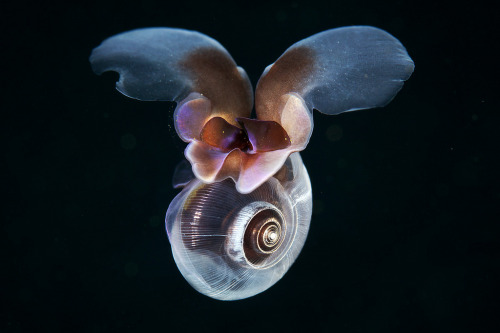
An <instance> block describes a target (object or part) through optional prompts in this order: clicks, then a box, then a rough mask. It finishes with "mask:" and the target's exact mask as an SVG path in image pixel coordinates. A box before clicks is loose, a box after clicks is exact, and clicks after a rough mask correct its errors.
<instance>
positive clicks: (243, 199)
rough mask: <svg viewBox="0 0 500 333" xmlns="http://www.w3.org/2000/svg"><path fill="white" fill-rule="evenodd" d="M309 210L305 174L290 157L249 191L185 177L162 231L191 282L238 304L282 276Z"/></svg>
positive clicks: (303, 231) (295, 251)
mask: <svg viewBox="0 0 500 333" xmlns="http://www.w3.org/2000/svg"><path fill="white" fill-rule="evenodd" d="M311 211H312V198H311V184H310V181H309V176H308V174H307V171H306V169H305V167H304V164H303V162H302V160H301V158H300V156H299V154H298V153H295V154H292V155H290V157H289V158H288V159H287V161H286V162H285V164H284V166H283V168H282V169H281V170H280V171H279V172H278V173H277V174H275V175H274V176H273V177H271V178H269V179H268V180H267V181H266V182H265V183H264V184H262V185H261V186H260V187H258V188H257V189H256V190H255V191H253V192H251V193H249V194H241V193H239V192H238V191H236V189H235V186H234V182H233V181H232V180H229V179H228V180H224V181H221V182H216V183H212V184H206V183H203V182H201V181H200V180H198V179H196V178H195V179H193V180H191V182H189V183H188V185H187V186H186V187H185V188H184V189H183V190H182V192H181V193H179V195H177V197H176V198H175V199H174V200H173V201H172V203H171V204H170V207H169V209H168V211H167V217H166V229H167V233H168V237H169V240H170V243H171V245H172V253H173V255H174V259H175V262H176V264H177V267H178V268H179V270H180V271H181V273H182V275H183V276H184V278H185V279H186V280H187V281H188V282H189V284H191V285H192V286H193V287H194V288H195V289H196V290H198V291H199V292H200V293H202V294H205V295H207V296H210V297H212V298H215V299H219V300H238V299H243V298H247V297H251V296H253V295H256V294H258V293H261V292H263V291H264V290H266V289H268V288H269V287H271V286H272V285H273V284H275V283H276V282H277V281H278V280H280V279H281V277H283V275H284V274H285V273H286V272H287V271H288V269H289V268H290V266H291V265H292V264H293V262H294V261H295V259H296V258H297V256H298V255H299V253H300V251H301V250H302V247H303V246H304V242H305V240H306V237H307V233H308V230H309V224H310V220H311Z"/></svg>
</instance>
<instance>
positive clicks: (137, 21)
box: [0, 0, 500, 332]
mask: <svg viewBox="0 0 500 333" xmlns="http://www.w3.org/2000/svg"><path fill="white" fill-rule="evenodd" d="M1 12H2V16H3V17H4V19H3V20H2V26H3V29H2V35H3V36H2V49H1V54H2V55H1V56H2V59H3V60H2V65H4V66H3V67H4V69H3V70H2V86H3V87H4V88H2V92H3V96H2V120H1V121H0V131H1V134H2V141H1V144H2V154H1V156H2V161H1V166H2V168H3V169H4V171H2V173H1V178H0V186H1V189H2V192H3V194H4V195H3V199H2V201H1V202H2V208H1V236H0V237H1V238H0V241H1V243H0V246H1V248H2V249H1V260H2V261H1V262H2V265H1V267H2V269H1V273H0V292H1V296H0V302H1V312H0V331H2V332H21V331H24V332H40V331H52V332H59V331H65V332H80V331H81V332H115V331H122V332H123V331H135V332H137V331H139V332H151V331H172V332H176V331H182V332H189V331H195V330H202V331H219V332H223V331H229V330H231V331H254V332H255V331H275V332H281V331H287V330H288V331H296V330H297V329H298V328H299V327H303V328H301V330H305V331H309V332H316V331H321V332H327V331H335V332H410V331H436V332H458V331H461V332H479V331H489V332H491V331H495V330H496V329H499V328H500V324H499V320H498V314H499V309H498V296H499V293H498V291H499V290H498V289H499V286H498V282H499V277H500V276H499V274H498V266H499V259H500V258H499V255H500V246H499V241H498V239H499V228H498V221H499V218H498V205H499V201H500V187H499V182H498V169H499V168H498V167H499V164H498V149H497V147H498V144H499V143H500V140H499V139H500V137H499V134H498V127H499V124H500V122H499V120H500V119H499V113H498V107H499V105H498V97H497V96H498V76H497V75H498V57H497V55H496V54H495V53H494V51H493V50H494V45H495V44H497V42H498V41H497V39H498V31H497V30H496V26H497V23H498V21H499V16H498V14H496V13H495V12H494V11H493V9H492V8H489V7H488V6H485V5H483V4H482V3H480V2H478V1H474V2H469V3H457V2H453V3H444V2H439V3H432V4H423V3H422V2H410V1H392V2H388V1H384V2H381V1H379V2H376V1H354V0H351V1H330V2H315V1H310V0H309V1H284V2H275V1H272V2H268V3H266V4H259V3H256V2H252V1H242V2H236V1H228V2H224V1H220V2H215V1H213V2H211V1H205V2H190V1H179V2H169V1H163V2H161V1H156V2H153V1H137V2H134V3H133V5H126V4H125V3H124V2H116V3H111V2H104V3H102V2H98V1H87V2H85V4H77V3H76V2H75V3H73V4H61V3H56V2H37V3H36V4H34V3H29V2H17V3H16V4H15V5H13V4H9V3H7V4H5V3H4V4H2V10H1ZM354 24H366V25H374V26H377V27H380V28H383V29H385V30H387V31H388V32H390V33H391V34H393V35H394V36H396V37H397V38H398V39H400V41H401V42H402V43H403V44H404V45H405V47H406V48H407V50H408V52H409V54H410V56H411V57H412V58H413V60H414V61H415V65H416V68H415V72H414V74H413V76H412V77H411V78H410V80H409V81H408V82H407V83H406V84H405V86H404V88H403V90H402V91H401V92H400V93H399V94H398V96H397V97H396V98H395V99H394V100H393V102H392V103H391V104H390V105H389V106H387V107H385V108H383V109H376V110H365V111H359V112H354V113H348V114H343V115H340V116H336V117H328V116H324V115H320V114H316V115H315V130H314V134H313V137H312V139H311V142H310V144H309V146H308V147H307V149H306V150H305V151H304V152H303V154H302V156H303V159H304V162H305V164H306V166H307V168H308V170H309V173H310V176H311V182H312V185H313V197H314V212H313V219H312V223H311V229H310V234H309V237H308V241H307V242H306V245H305V247H304V249H303V251H302V254H301V255H300V257H299V258H298V260H297V261H296V263H295V265H294V266H293V267H292V268H291V269H290V271H289V272H288V273H287V274H286V275H285V276H284V278H283V279H282V280H281V281H280V282H278V283H277V284H276V285H275V286H274V287H272V288H271V289H269V290H267V291H266V292H264V293H262V294H260V295H257V296H255V297H253V298H250V299H247V300H243V301H236V302H221V301H215V300H212V299H210V298H208V297H205V296H203V295H201V294H198V293H197V292H196V291H195V290H193V289H192V288H191V287H190V286H189V285H188V284H187V283H186V282H185V281H184V279H183V277H182V276H181V274H180V273H179V272H178V270H177V267H176V266H175V263H174V261H173V258H172V255H171V252H170V245H169V242H168V239H167V236H166V233H165V231H164V226H163V218H164V214H165V212H166V210H167V207H168V205H169V202H170V201H171V200H172V199H173V197H174V196H175V195H176V193H177V191H175V190H173V189H172V188H171V176H172V173H173V169H174V167H175V165H176V164H177V162H178V161H180V160H181V159H182V157H183V149H184V144H183V143H182V142H181V141H180V140H179V139H178V138H177V136H176V134H175V130H173V129H172V124H173V122H172V119H171V116H172V110H173V105H172V104H169V103H145V102H142V103H141V102H137V101H133V100H129V99H127V98H125V97H123V96H122V95H120V94H119V93H118V92H117V91H116V90H114V81H115V79H116V77H117V76H116V75H114V74H106V75H103V76H102V77H98V76H96V75H94V74H93V73H92V71H91V69H90V66H89V63H88V56H89V54H90V52H91V50H92V48H94V47H96V46H97V45H99V43H100V42H101V41H102V40H103V39H105V38H107V37H109V36H111V35H114V34H116V33H119V32H122V31H126V30H130V29H133V28H139V27H147V26H171V27H182V28H187V29H193V30H198V31H200V32H203V33H205V34H207V35H209V36H211V37H213V38H215V39H217V40H218V41H219V42H221V43H222V44H223V45H224V46H225V47H226V48H227V49H228V50H229V52H230V53H231V54H232V56H233V58H234V59H235V60H236V62H237V63H238V64H239V65H240V66H242V67H244V68H245V69H246V71H247V73H248V74H249V76H250V79H251V80H252V83H253V84H255V83H256V82H257V80H258V78H259V76H260V74H261V72H262V70H263V69H264V68H265V66H267V65H268V64H270V63H272V62H273V61H274V60H275V59H277V58H278V57H279V56H280V54H281V53H282V52H283V51H284V50H285V49H286V48H287V47H289V46H290V45H291V44H293V43H295V42H297V41H298V40H300V39H302V38H305V37H308V36H310V35H312V34H314V33H317V32H320V31H322V30H326V29H329V28H334V27H339V26H344V25H354Z"/></svg>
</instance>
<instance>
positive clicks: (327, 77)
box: [255, 26, 414, 121]
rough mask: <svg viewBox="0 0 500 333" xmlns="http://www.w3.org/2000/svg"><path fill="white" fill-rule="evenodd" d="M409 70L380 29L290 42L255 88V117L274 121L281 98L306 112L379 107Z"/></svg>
mask: <svg viewBox="0 0 500 333" xmlns="http://www.w3.org/2000/svg"><path fill="white" fill-rule="evenodd" d="M413 68H414V65H413V61H412V60H411V58H410V57H409V56H408V53H407V52H406V49H405V48H404V47H403V45H401V43H400V42H399V41H398V40H397V39H396V38H394V37H393V36H392V35H390V34H389V33H387V32H385V31H383V30H381V29H377V28H374V27H368V26H353V27H344V28H338V29H332V30H327V31H324V32H321V33H318V34H316V35H313V36H311V37H309V38H306V39H303V40H301V41H299V42H298V43H295V44H294V45H292V46H291V47H290V48H289V49H288V50H286V52H285V53H284V54H283V55H282V56H281V57H280V58H279V59H278V60H277V61H276V62H275V63H274V64H272V65H270V66H269V67H268V68H266V70H265V71H264V73H263V74H262V77H261V78H260V80H259V83H258V84H257V89H256V98H255V107H256V111H257V116H258V117H259V119H265V120H276V117H277V116H276V114H275V113H276V112H277V110H281V108H282V107H283V103H285V102H286V99H284V98H282V96H284V95H286V94H294V95H295V94H296V95H298V96H300V97H301V98H302V99H303V100H304V101H305V104H306V105H307V108H308V109H309V110H310V111H311V112H312V109H313V108H314V109H317V110H319V111H321V112H323V113H326V114H338V113H341V112H344V111H353V110H360V109H368V108H373V107H381V106H384V105H386V104H387V103H389V102H390V101H391V99H392V98H393V97H394V96H395V95H396V93H397V92H398V91H399V90H400V89H401V87H402V86H403V82H404V81H405V80H407V79H408V78H409V77H410V75H411V73H412V72H413ZM278 112H279V111H278ZM277 121H279V119H278V120H277Z"/></svg>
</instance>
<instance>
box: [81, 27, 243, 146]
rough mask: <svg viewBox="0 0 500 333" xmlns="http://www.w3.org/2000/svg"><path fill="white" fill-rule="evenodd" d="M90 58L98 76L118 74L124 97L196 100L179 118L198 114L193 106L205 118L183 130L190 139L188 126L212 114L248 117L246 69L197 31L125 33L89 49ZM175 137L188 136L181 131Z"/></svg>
mask: <svg viewBox="0 0 500 333" xmlns="http://www.w3.org/2000/svg"><path fill="white" fill-rule="evenodd" d="M90 62H91V64H92V68H93V70H94V71H95V72H96V73H97V74H101V73H103V72H105V71H115V72H118V73H119V74H120V79H119V81H118V82H117V84H116V88H117V89H118V90H119V91H120V92H121V93H122V94H124V95H126V96H128V97H131V98H135V99H139V100H144V101H154V100H162V101H175V102H178V103H181V102H183V101H184V100H185V99H186V98H187V97H188V95H189V98H188V101H185V102H186V103H187V102H193V100H194V102H193V103H191V105H190V106H189V107H188V108H187V109H186V108H184V110H183V112H182V116H183V117H187V116H186V114H187V113H192V112H193V111H194V113H195V114H196V112H198V110H197V108H199V109H201V111H200V112H201V113H202V114H203V116H201V118H202V119H197V120H196V121H195V122H196V123H195V124H194V125H193V124H190V125H192V126H191V129H186V131H188V134H185V135H187V136H188V137H189V136H192V134H191V132H192V131H196V130H197V129H193V128H192V127H196V126H199V124H198V123H203V122H204V120H205V119H206V117H208V116H209V115H210V114H211V115H214V114H215V115H219V116H223V117H224V118H227V120H228V121H229V122H232V123H234V124H235V123H236V120H235V118H237V117H249V116H250V112H251V109H252V104H253V98H252V95H253V93H252V87H251V85H250V81H249V80H248V77H247V75H246V73H245V71H244V70H243V69H242V68H240V67H238V66H237V65H236V63H235V62H234V60H233V59H232V57H231V56H230V55H229V53H228V52H227V51H226V50H225V49H224V47H223V46H222V45H221V44H219V43H218V42H217V41H216V40H214V39H212V38H210V37H208V36H206V35H203V34H201V33H199V32H195V31H188V30H183V29H172V28H146V29H138V30H132V31H128V32H125V33H122V34H118V35H115V36H113V37H110V38H108V39H106V40H105V41H104V42H103V43H102V44H101V45H100V46H99V47H97V48H96V49H94V50H93V52H92V55H91V56H90ZM200 101H201V102H200ZM205 113H209V115H205ZM194 117H195V118H196V117H200V116H199V115H196V116H194ZM196 134H197V133H196ZM179 135H181V137H182V138H183V139H186V138H185V137H183V135H184V133H179Z"/></svg>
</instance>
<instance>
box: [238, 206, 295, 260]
mask: <svg viewBox="0 0 500 333" xmlns="http://www.w3.org/2000/svg"><path fill="white" fill-rule="evenodd" d="M285 234H286V227H285V224H284V223H283V221H282V219H281V216H280V215H279V214H278V213H277V212H275V211H273V210H263V211H261V212H259V213H257V214H256V215H255V216H254V217H253V218H252V220H251V221H250V223H249V224H248V226H247V228H246V230H245V236H244V240H243V249H244V251H245V256H246V258H247V260H248V261H249V262H250V263H252V264H253V265H259V264H262V263H263V262H264V261H265V260H266V259H267V258H269V256H271V254H272V253H274V252H275V251H276V250H278V249H279V247H280V245H281V244H282V243H283V240H284V239H285Z"/></svg>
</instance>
